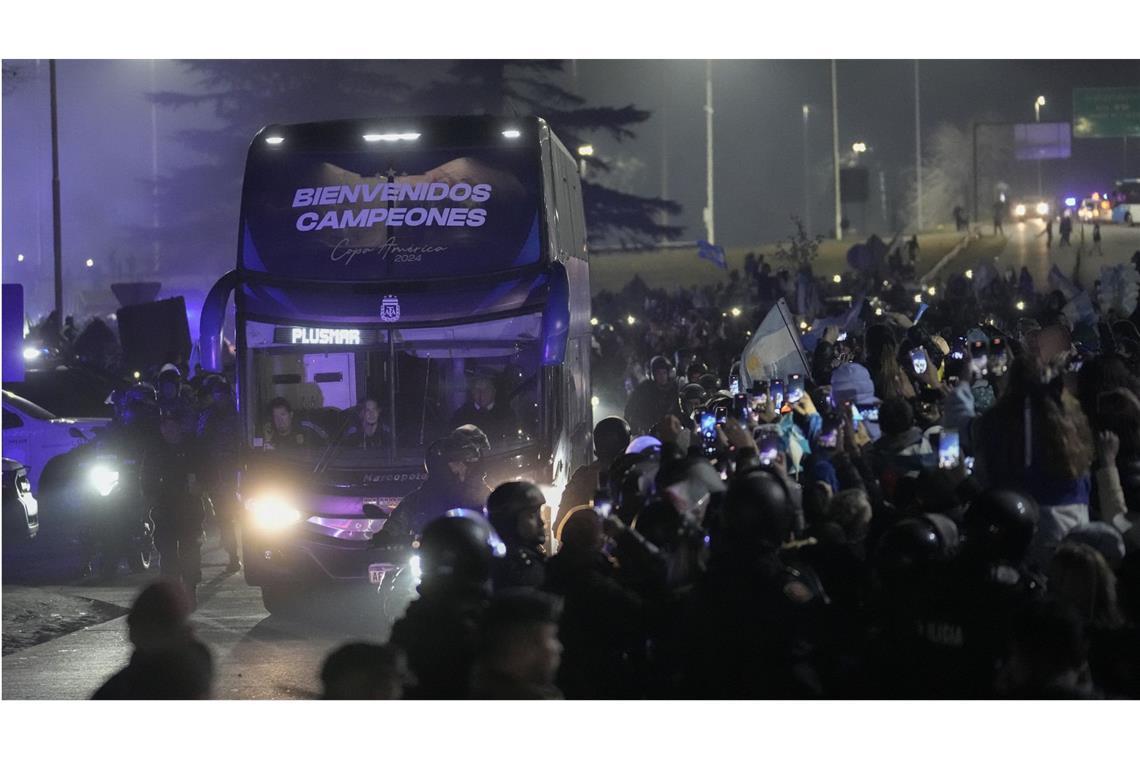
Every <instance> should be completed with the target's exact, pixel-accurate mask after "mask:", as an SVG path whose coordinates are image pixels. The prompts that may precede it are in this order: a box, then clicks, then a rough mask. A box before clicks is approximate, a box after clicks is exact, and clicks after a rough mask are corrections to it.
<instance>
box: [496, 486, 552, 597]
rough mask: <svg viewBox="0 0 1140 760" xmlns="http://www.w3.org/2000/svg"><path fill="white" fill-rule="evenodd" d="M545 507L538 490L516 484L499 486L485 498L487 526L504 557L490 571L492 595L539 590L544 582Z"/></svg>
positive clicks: (543, 498)
mask: <svg viewBox="0 0 1140 760" xmlns="http://www.w3.org/2000/svg"><path fill="white" fill-rule="evenodd" d="M545 503H546V499H545V497H543V495H542V491H541V490H540V489H539V487H538V486H536V485H535V484H534V483H529V482H527V481H520V480H512V481H508V482H506V483H503V484H502V485H501V486H499V487H498V488H496V489H495V490H494V491H492V492H491V495H490V496H489V497H488V498H487V515H488V517H489V518H490V520H491V526H492V527H493V528H494V529H495V530H496V531H497V532H498V534H499V536H500V537H502V539H503V542H504V543H505V544H506V546H507V554H506V556H505V557H503V558H502V559H496V560H495V562H494V565H493V568H492V580H493V582H494V587H495V590H496V591H500V590H502V589H505V588H514V587H518V586H525V587H527V588H540V587H541V586H542V584H543V581H545V580H546V571H545V567H544V566H545V563H546V553H545V551H544V550H543V544H544V543H545V541H546V530H545V527H544V526H543V524H542V505H543V504H545Z"/></svg>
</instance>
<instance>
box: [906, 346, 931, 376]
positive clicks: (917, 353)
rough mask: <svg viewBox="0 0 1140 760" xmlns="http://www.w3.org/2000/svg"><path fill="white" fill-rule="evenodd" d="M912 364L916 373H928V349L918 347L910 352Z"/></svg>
mask: <svg viewBox="0 0 1140 760" xmlns="http://www.w3.org/2000/svg"><path fill="white" fill-rule="evenodd" d="M910 366H911V367H913V368H914V374H916V375H924V374H926V367H927V361H926V349H923V348H916V349H914V350H913V351H911V352H910Z"/></svg>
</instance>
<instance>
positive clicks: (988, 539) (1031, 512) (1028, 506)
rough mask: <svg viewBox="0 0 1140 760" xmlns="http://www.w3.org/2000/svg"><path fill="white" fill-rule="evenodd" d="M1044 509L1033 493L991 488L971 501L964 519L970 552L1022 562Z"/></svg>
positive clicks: (980, 556) (1016, 562)
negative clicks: (1040, 507)
mask: <svg viewBox="0 0 1140 760" xmlns="http://www.w3.org/2000/svg"><path fill="white" fill-rule="evenodd" d="M1039 513H1040V510H1039V508H1038V506H1037V502H1036V501H1035V500H1034V499H1033V497H1031V496H1026V495H1024V494H1020V493H1018V492H1017V491H1010V490H1005V489H991V490H989V491H986V492H984V493H982V494H980V495H979V496H978V497H977V498H976V499H974V500H973V501H972V502H970V506H969V507H968V508H967V509H966V514H965V516H964V517H963V520H962V528H963V532H964V533H965V534H966V540H965V545H966V551H968V552H969V554H970V555H971V556H973V557H978V558H980V559H983V560H985V561H988V562H1010V563H1014V564H1018V563H1020V562H1021V561H1022V560H1024V559H1025V553H1026V552H1027V551H1028V550H1029V544H1030V542H1031V541H1032V540H1033V534H1034V533H1035V532H1036V530H1037V520H1038V516H1039Z"/></svg>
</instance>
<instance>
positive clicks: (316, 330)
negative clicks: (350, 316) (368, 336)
mask: <svg viewBox="0 0 1140 760" xmlns="http://www.w3.org/2000/svg"><path fill="white" fill-rule="evenodd" d="M289 342H290V343H300V344H304V345H309V346H359V345H360V330H346V329H337V328H331V327H293V328H290V341H289Z"/></svg>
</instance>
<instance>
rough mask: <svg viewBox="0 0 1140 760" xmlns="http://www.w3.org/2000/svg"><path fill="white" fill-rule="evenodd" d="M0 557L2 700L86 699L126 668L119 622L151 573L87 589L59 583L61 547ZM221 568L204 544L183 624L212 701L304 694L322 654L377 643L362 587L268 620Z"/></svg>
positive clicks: (381, 635) (315, 688) (379, 634)
mask: <svg viewBox="0 0 1140 760" xmlns="http://www.w3.org/2000/svg"><path fill="white" fill-rule="evenodd" d="M40 538H49V537H48V536H44V535H42V534H41V536H40ZM36 541H37V542H38V541H39V539H37V540H36ZM33 543H35V542H33ZM4 554H5V557H4V584H5V585H4V587H3V603H4V652H5V654H4V657H3V661H2V667H3V698H4V699H85V698H87V697H89V696H90V695H91V693H92V692H93V691H94V690H95V689H97V688H98V687H99V686H100V684H102V683H103V681H104V680H105V679H106V678H107V677H108V676H110V675H111V674H112V673H114V672H115V671H116V670H118V669H119V668H121V667H122V666H123V665H125V664H126V662H127V659H128V658H129V656H130V644H129V642H128V640H127V626H126V617H125V616H126V614H127V611H128V609H129V607H130V604H131V601H132V600H133V599H134V597H135V595H136V594H137V593H138V591H139V589H140V588H142V586H143V585H145V584H146V582H148V581H149V580H152V579H154V578H157V577H158V574H157V572H156V571H154V570H151V571H149V572H147V573H142V574H139V575H133V576H128V575H125V574H124V575H122V576H120V577H119V578H117V579H115V580H114V581H113V582H110V583H105V584H93V585H88V584H86V583H76V582H74V581H71V580H68V579H64V578H60V577H59V572H60V569H61V568H62V567H64V566H66V564H67V563H66V559H67V555H68V546H67V545H65V544H63V543H62V542H55V543H53V542H52V541H51V540H49V541H45V542H44V543H43V545H42V546H38V547H17V548H11V547H5V552H4ZM225 565H226V555H225V553H224V552H222V551H221V550H220V549H219V548H218V546H217V542H216V540H213V539H211V540H210V541H209V542H208V543H207V550H206V552H205V553H204V557H203V582H202V585H201V586H200V587H199V607H198V610H197V611H196V612H195V613H194V615H193V618H192V621H193V624H194V627H195V630H196V631H197V632H198V635H199V636H200V637H201V639H202V640H203V641H204V642H205V643H206V644H208V645H209V647H210V649H211V651H212V652H213V655H214V665H215V671H216V674H217V677H216V680H215V685H214V697H215V698H218V699H297V698H313V697H315V696H317V695H318V693H319V690H320V683H319V679H318V673H319V670H320V666H321V662H322V661H323V659H324V657H325V656H326V655H327V654H328V653H329V652H330V651H331V650H332V649H334V648H335V647H336V646H338V645H339V644H341V643H344V642H346V641H350V640H372V641H382V640H384V639H385V638H386V637H387V632H386V631H385V630H384V629H383V626H382V625H381V624H380V622H379V620H377V619H375V618H373V617H372V615H371V614H370V613H372V612H373V611H374V607H375V591H373V590H371V589H369V588H361V589H360V590H359V591H358V592H356V593H352V594H348V595H341V596H339V597H337V598H335V599H329V600H327V602H328V603H327V604H323V605H315V606H314V608H313V610H312V611H311V612H310V613H307V614H306V615H305V616H304V617H302V618H299V619H288V620H287V619H281V618H279V617H277V616H270V615H268V614H267V613H266V612H265V610H264V609H263V608H262V606H261V596H260V592H259V590H258V589H256V588H250V587H249V586H247V585H246V584H245V580H244V579H243V577H242V575H241V574H240V573H238V574H237V575H230V574H227V573H226V572H225ZM124 572H125V571H124Z"/></svg>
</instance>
